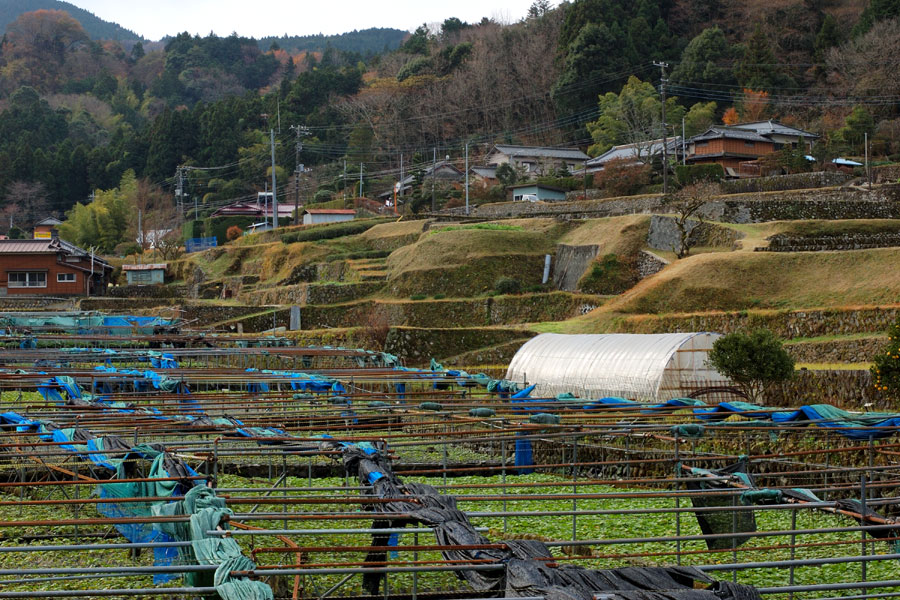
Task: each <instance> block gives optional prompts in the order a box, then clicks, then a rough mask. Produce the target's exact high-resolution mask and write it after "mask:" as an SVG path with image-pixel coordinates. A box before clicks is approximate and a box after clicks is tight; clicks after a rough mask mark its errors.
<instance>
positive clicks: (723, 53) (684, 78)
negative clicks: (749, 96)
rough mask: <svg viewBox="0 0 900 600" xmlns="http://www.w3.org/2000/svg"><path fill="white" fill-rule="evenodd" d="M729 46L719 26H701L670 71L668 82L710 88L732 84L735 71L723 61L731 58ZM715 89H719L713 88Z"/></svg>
mask: <svg viewBox="0 0 900 600" xmlns="http://www.w3.org/2000/svg"><path fill="white" fill-rule="evenodd" d="M732 54H733V52H732V49H731V46H730V45H729V44H728V40H726V39H725V33H724V32H723V31H722V30H721V29H719V28H718V27H709V28H707V29H704V30H703V31H702V32H701V33H700V34H699V35H697V36H696V37H694V39H692V40H691V41H690V43H688V45H687V48H685V49H684V52H683V53H682V55H681V61H680V62H679V63H678V65H677V66H676V67H675V69H674V70H673V71H672V76H671V78H670V81H671V82H672V83H673V84H679V83H683V84H685V85H689V86H690V87H698V88H706V89H713V88H714V86H722V85H732V84H734V83H735V79H734V74H733V73H732V72H731V69H729V68H728V67H726V66H725V63H726V62H727V61H728V60H729V59H730V58H731V57H732ZM715 89H721V88H720V87H715Z"/></svg>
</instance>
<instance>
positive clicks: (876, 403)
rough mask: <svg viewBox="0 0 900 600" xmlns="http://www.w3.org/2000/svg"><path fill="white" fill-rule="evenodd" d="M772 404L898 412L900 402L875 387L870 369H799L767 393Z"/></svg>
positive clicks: (769, 404) (767, 400) (766, 401)
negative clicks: (869, 405) (814, 405)
mask: <svg viewBox="0 0 900 600" xmlns="http://www.w3.org/2000/svg"><path fill="white" fill-rule="evenodd" d="M765 404H766V405H768V406H787V407H797V406H802V405H803V404H833V405H835V406H837V407H838V408H843V409H845V410H863V409H864V408H865V406H864V405H866V404H871V405H872V406H871V407H870V408H872V410H881V411H896V410H898V409H900V402H898V400H897V399H892V398H891V397H889V396H888V395H887V394H886V393H885V392H882V391H879V390H876V389H875V386H874V385H873V382H872V374H871V373H870V372H869V371H866V370H858V371H857V370H835V371H797V374H796V376H795V377H794V378H793V379H791V380H790V381H788V382H786V383H783V384H780V385H777V386H772V388H770V389H769V390H768V392H767V393H766V398H765Z"/></svg>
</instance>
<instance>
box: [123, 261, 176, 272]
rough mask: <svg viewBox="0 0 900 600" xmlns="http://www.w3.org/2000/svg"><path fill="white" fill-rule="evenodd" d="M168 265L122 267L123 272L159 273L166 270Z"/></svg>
mask: <svg viewBox="0 0 900 600" xmlns="http://www.w3.org/2000/svg"><path fill="white" fill-rule="evenodd" d="M167 266H168V265H167V264H166V263H156V264H148V265H122V270H123V271H158V270H165V268H166V267H167Z"/></svg>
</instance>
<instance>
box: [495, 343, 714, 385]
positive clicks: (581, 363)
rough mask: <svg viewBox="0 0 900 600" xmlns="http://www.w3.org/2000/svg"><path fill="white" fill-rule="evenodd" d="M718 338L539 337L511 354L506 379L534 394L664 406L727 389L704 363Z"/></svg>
mask: <svg viewBox="0 0 900 600" xmlns="http://www.w3.org/2000/svg"><path fill="white" fill-rule="evenodd" d="M719 337H720V335H719V334H717V333H664V334H631V333H614V334H600V335H588V334H583V335H563V334H558V333H544V334H541V335H539V336H537V337H535V338H532V339H531V340H529V341H528V342H526V343H525V345H523V346H522V347H521V348H520V349H519V351H518V352H516V355H515V356H514V357H513V359H512V362H511V363H510V365H509V369H508V370H507V373H506V378H507V379H509V380H511V381H520V382H528V384H529V385H530V384H535V385H536V386H537V388H536V389H535V393H534V394H532V395H533V396H538V395H539V396H544V397H550V396H555V395H557V394H563V393H566V392H569V393H572V394H575V395H576V396H579V397H582V398H600V397H603V396H620V397H624V398H628V399H632V400H643V401H662V402H664V401H666V400H669V399H671V398H678V397H684V396H687V395H689V394H691V393H693V392H696V391H698V390H701V389H706V388H717V387H723V386H729V385H731V382H730V381H729V380H728V379H727V378H726V377H724V376H723V375H721V374H719V373H718V372H717V371H716V370H715V369H713V368H712V367H709V366H708V365H707V357H708V353H709V351H710V350H711V349H712V345H713V342H715V341H716V339H718V338H719ZM717 399H720V398H717Z"/></svg>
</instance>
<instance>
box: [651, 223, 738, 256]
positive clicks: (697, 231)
mask: <svg viewBox="0 0 900 600" xmlns="http://www.w3.org/2000/svg"><path fill="white" fill-rule="evenodd" d="M685 229H686V230H687V231H689V232H690V233H689V235H688V241H689V243H690V245H691V247H695V246H705V247H727V248H732V247H734V245H735V242H736V241H737V240H739V239H740V238H742V237H744V235H743V234H742V233H741V232H739V231H736V230H734V229H729V228H728V227H722V226H720V225H715V224H714V223H701V222H700V221H697V220H696V219H689V220H688V221H687V223H686V224H685ZM680 244H681V230H680V229H679V228H678V224H677V223H676V222H675V217H668V216H665V215H653V217H651V218H650V231H649V233H647V245H648V246H650V247H651V248H656V249H657V250H667V251H674V249H675V248H678V246H679V245H680Z"/></svg>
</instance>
